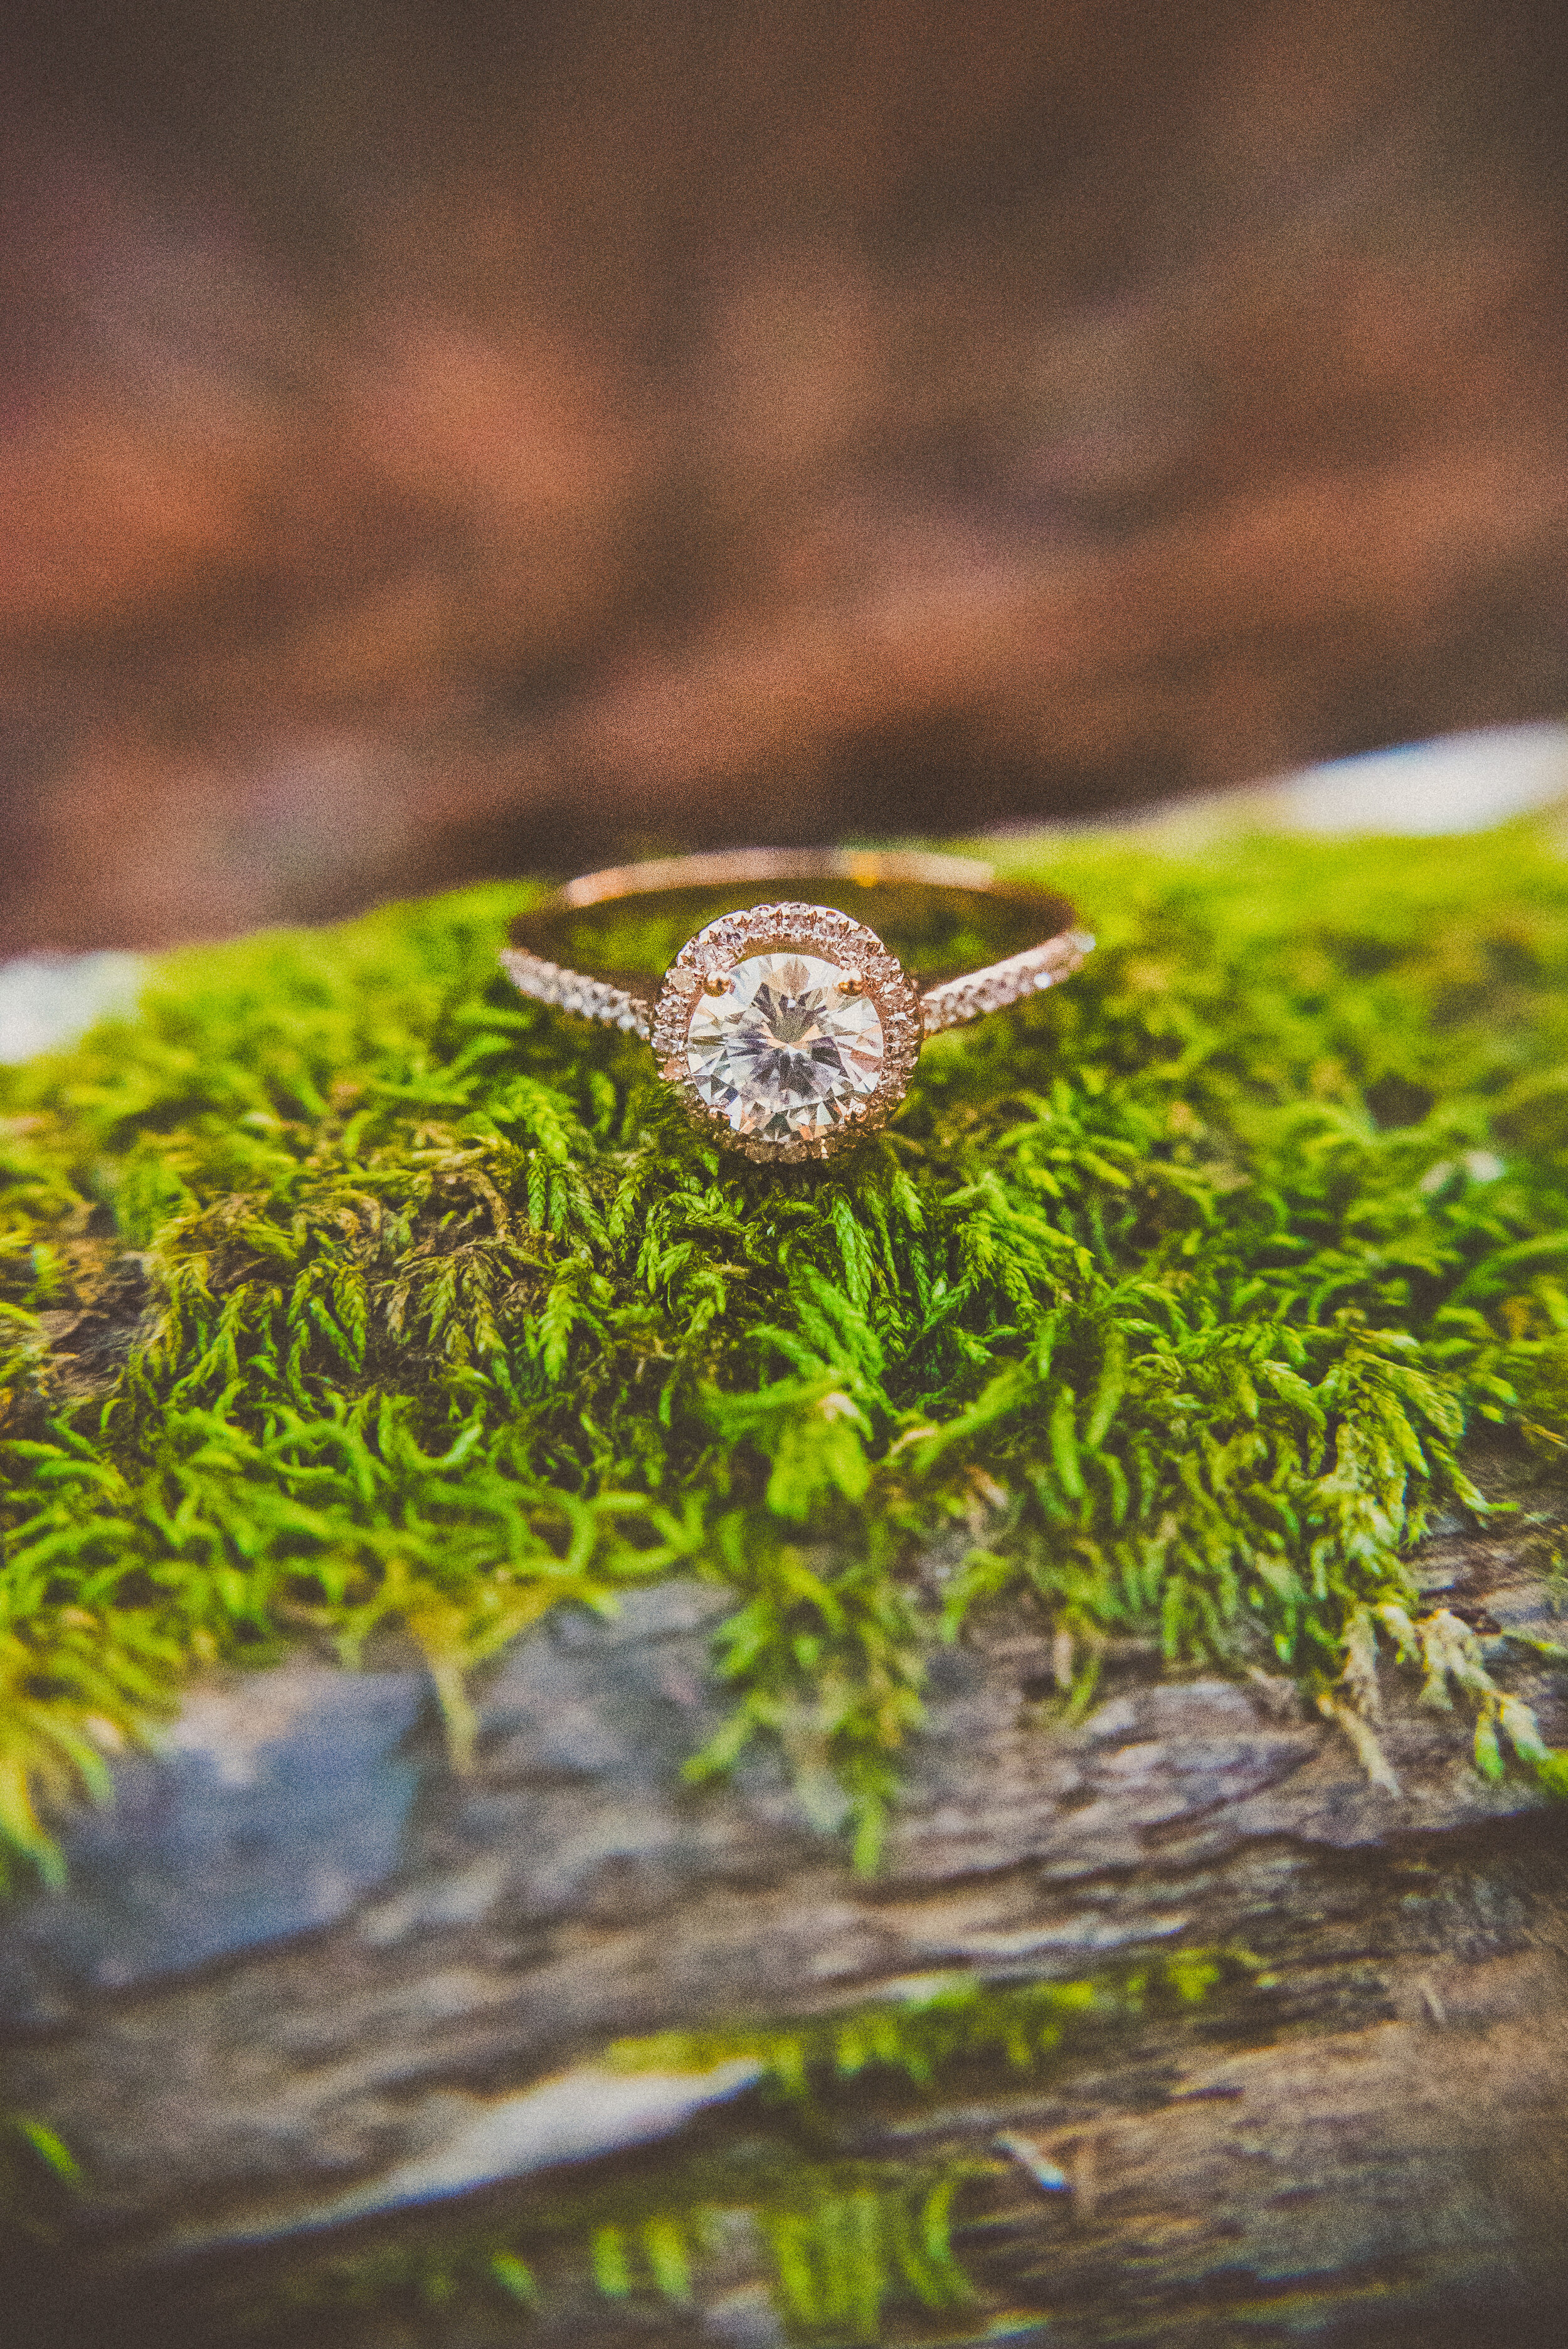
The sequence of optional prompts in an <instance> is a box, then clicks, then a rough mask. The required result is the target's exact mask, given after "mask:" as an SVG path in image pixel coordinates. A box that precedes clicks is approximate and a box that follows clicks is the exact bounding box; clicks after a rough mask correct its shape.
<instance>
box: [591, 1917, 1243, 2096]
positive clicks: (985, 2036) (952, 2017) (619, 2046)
mask: <svg viewBox="0 0 1568 2349" xmlns="http://www.w3.org/2000/svg"><path fill="white" fill-rule="evenodd" d="M1269 1979H1270V1978H1269V1977H1268V1976H1267V1975H1264V1973H1262V1971H1261V1970H1260V1968H1259V1966H1258V1964H1257V1961H1255V1960H1254V1959H1253V1958H1251V1957H1249V1956H1247V1955H1246V1954H1245V1953H1244V1952H1241V1951H1230V1950H1192V1949H1186V1950H1178V1951H1171V1953H1170V1954H1169V1955H1167V1956H1164V1957H1160V1958H1156V1959H1154V1960H1151V1961H1147V1962H1143V1963H1140V1964H1136V1965H1131V1966H1125V1967H1122V1968H1120V1969H1119V1970H1114V1971H1107V1972H1105V1973H1102V1974H1099V1975H1098V1976H1096V1977H1095V1978H1094V1979H1093V1980H1092V1981H1086V1982H1021V1983H1020V1982H1012V1983H1005V1984H1002V1985H999V1986H997V1985H993V1984H990V1983H987V1982H982V1981H980V1980H978V1979H977V1978H976V1977H975V1975H973V1974H966V1973H948V1974H938V1975H934V1976H933V1977H932V1978H931V1979H929V1980H928V1981H925V1982H920V1983H918V1984H913V1985H912V1986H911V1988H910V1991H909V1992H908V1995H907V1996H906V1997H904V1998H903V1999H901V2000H898V2001H897V2002H892V2001H889V2000H887V1999H878V2000H875V2001H872V2002H868V2003H866V2004H865V2005H863V2006H857V2007H851V2008H849V2009H847V2010H844V2011H841V2012H839V2013H833V2014H830V2015H825V2016H823V2017H821V2018H820V2020H819V2021H816V2022H811V2023H789V2024H786V2025H783V2026H780V2027H779V2028H775V2029H769V2028H767V2027H762V2028H758V2029H752V2028H748V2027H745V2026H740V2027H738V2028H733V2029H716V2030H707V2031H668V2032H661V2033H658V2034H657V2035H656V2036H655V2037H653V2038H651V2039H623V2040H618V2041H617V2042H616V2043H615V2044H614V2045H613V2046H612V2047H611V2048H610V2050H609V2051H608V2056H607V2061H608V2062H610V2063H611V2064H614V2065H617V2066H619V2067H620V2068H622V2069H624V2070H626V2071H646V2070H655V2071H658V2070H673V2071H695V2072H704V2071H710V2070H712V2069H713V2068H714V2067H715V2066H716V2065H717V2064H727V2063H732V2062H734V2061H735V2060H736V2059H737V2058H745V2059H746V2060H748V2061H749V2062H751V2063H754V2064H758V2065H759V2066H760V2075H759V2085H762V2086H763V2087H765V2088H771V2089H773V2090H775V2091H777V2092H779V2094H781V2095H784V2096H785V2097H788V2098H791V2099H794V2100H796V2101H798V2102H802V2103H805V2102H809V2101H810V2100H812V2099H814V2098H816V2097H817V2096H819V2095H821V2094H822V2093H824V2092H826V2091H830V2090H831V2089H832V2088H833V2087H834V2086H836V2085H841V2084H842V2083H843V2082H845V2081H847V2080H857V2079H860V2078H861V2076H862V2075H870V2076H871V2077H872V2078H874V2077H876V2076H877V2075H889V2076H891V2077H893V2078H896V2079H902V2080H906V2081H910V2082H913V2085H915V2086H917V2087H920V2088H927V2087H930V2086H931V2085H932V2084H933V2083H934V2081H936V2080H937V2079H939V2078H940V2077H942V2076H943V2075H944V2074H947V2073H950V2072H951V2071H952V2070H953V2069H954V2066H955V2065H958V2064H988V2063H995V2061H996V2060H997V2059H998V2058H1001V2059H1002V2060H1003V2061H1005V2062H1006V2064H1010V2065H1012V2066H1013V2067H1014V2069H1016V2070H1018V2071H1024V2072H1030V2071H1035V2070H1037V2069H1038V2067H1039V2066H1040V2064H1042V2063H1044V2062H1045V2061H1046V2060H1047V2058H1048V2057H1049V2056H1051V2055H1053V2054H1055V2053H1056V2052H1057V2049H1058V2048H1059V2047H1060V2046H1061V2045H1062V2043H1063V2041H1064V2039H1065V2038H1067V2037H1068V2034H1069V2033H1075V2032H1076V2033H1079V2034H1082V2033H1084V2032H1085V2031H1087V2030H1091V2029H1093V2028H1095V2027H1097V2026H1099V2027H1103V2026H1104V2025H1105V2024H1106V2023H1112V2022H1118V2023H1119V2022H1126V2021H1128V2020H1129V2019H1130V2018H1134V2017H1137V2016H1140V2015H1142V2014H1144V2013H1147V2012H1150V2011H1152V2012H1154V2013H1159V2012H1161V2011H1162V2010H1163V2011H1167V2012H1169V2011H1171V2010H1172V2009H1174V2010H1177V2011H1180V2009H1181V2008H1182V2007H1184V2006H1196V2005H1198V2004H1200V2003H1201V2002H1202V2000H1203V1999H1204V1998H1206V1997H1207V1995H1208V1993H1209V1992H1210V1991H1211V1990H1212V1988H1213V1986H1214V1985H1215V1983H1216V1982H1222V1981H1230V1982H1237V1981H1245V1982H1253V1983H1256V1984H1265V1983H1266V1982H1268V1981H1269Z"/></svg>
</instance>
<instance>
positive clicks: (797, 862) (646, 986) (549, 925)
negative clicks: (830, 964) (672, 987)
mask: <svg viewBox="0 0 1568 2349" xmlns="http://www.w3.org/2000/svg"><path fill="white" fill-rule="evenodd" d="M805 883H813V884H816V885H819V886H820V885H824V884H826V885H830V897H831V901H832V902H834V903H836V904H838V905H839V906H840V907H841V909H842V910H844V911H859V910H860V909H861V906H862V905H864V906H866V907H868V908H869V906H870V905H871V902H872V899H873V898H883V897H885V898H888V899H890V900H891V901H892V903H893V905H894V906H895V908H896V906H897V905H898V904H899V902H900V901H902V900H908V899H910V898H911V897H912V896H913V897H914V898H916V899H918V900H921V901H923V902H925V903H927V904H929V902H930V901H932V900H940V901H944V902H945V904H946V905H949V906H961V905H963V903H964V901H965V900H973V901H984V907H985V916H986V917H987V925H988V926H992V927H995V917H996V916H1003V917H1004V926H1006V927H1007V928H1010V929H1011V930H1012V931H1013V933H1014V934H1015V935H1019V934H1022V935H1024V936H1028V935H1029V934H1030V933H1031V932H1032V934H1033V940H1034V942H1033V943H1029V944H1026V945H1023V946H1022V947H1019V948H1018V949H1017V950H1016V951H1014V952H1012V953H1010V954H1006V955H1004V956H1002V957H999V958H998V959H997V960H995V961H993V962H987V963H983V964H980V965H979V966H977V967H975V968H969V969H960V970H957V971H952V970H944V971H943V972H941V973H940V975H937V974H933V975H932V976H931V978H930V980H929V983H924V984H923V983H922V981H921V978H920V975H919V974H918V973H915V974H914V975H913V976H914V978H915V983H916V985H917V986H918V987H919V988H920V1008H921V1014H922V1024H923V1030H924V1033H925V1034H927V1035H933V1034H934V1033H935V1032H936V1031H937V1030H939V1029H943V1028H954V1027H957V1026H958V1025H960V1024H961V1023H962V1022H963V1021H965V1020H968V1019H980V1018H981V1017H983V1015H984V1014H985V1013H986V1012H988V1011H1000V1010H1002V1009H1005V1008H1006V1006H1007V1005H1008V1004H1011V1003H1018V1002H1021V1001H1023V999H1025V998H1026V996H1029V995H1035V994H1038V993H1040V992H1041V991H1042V990H1043V989H1045V988H1048V987H1054V986H1056V985H1057V984H1058V983H1059V982H1060V981H1061V980H1062V979H1064V978H1071V976H1072V974H1073V972H1074V971H1076V970H1077V969H1078V968H1079V967H1080V965H1081V964H1082V963H1083V961H1084V959H1085V957H1086V956H1088V954H1089V953H1090V952H1091V950H1092V948H1093V946H1094V940H1093V938H1092V937H1090V936H1088V933H1087V932H1085V931H1083V930H1080V929H1079V928H1078V927H1077V926H1076V924H1075V922H1074V920H1073V915H1072V908H1071V906H1070V905H1068V904H1067V902H1066V900H1065V899H1063V898H1060V897H1054V896H1051V895H1047V894H1046V893H1045V892H1042V891H1037V890H1031V889H1026V888H1023V887H1019V886H1017V885H1015V884H1013V883H1011V882H1006V881H998V880H997V878H996V876H995V872H994V870H993V868H992V867H991V866H990V865H988V864H982V863H980V862H978V861H977V860H975V859H973V858H970V857H959V856H936V855H924V854H920V853H919V852H918V851H906V850H893V851H883V850H880V849H878V850H870V849H838V848H818V849H812V848H804V849H800V848H795V849H786V848H751V849H734V850H728V851H725V852H722V853H720V854H712V855H696V856H676V857H663V858H657V859H653V860H650V861H649V862H648V863H646V864H622V865H614V866H611V867H609V868H607V869H606V870H605V871H603V872H601V873H587V874H583V875H582V876H581V877H580V878H579V879H577V880H575V881H569V882H567V884H566V885H565V886H564V887H563V888H562V889H560V890H558V891H556V893H555V894H554V895H553V896H552V897H551V898H550V899H548V900H547V901H546V902H545V903H544V904H543V905H540V906H537V907H535V908H532V909H531V911H530V912H528V913H526V914H524V915H521V916H519V918H518V920H517V921H516V922H515V923H514V925H513V926H512V944H511V947H509V948H508V949H507V950H506V951H505V952H504V953H503V954H502V956H501V957H500V959H501V963H502V966H503V968H505V970H506V972H507V975H508V977H509V978H511V981H512V983H513V985H514V986H515V987H516V988H518V990H519V992H520V993H521V994H523V995H526V996H530V997H531V998H532V999H534V1000H535V1001H538V1002H541V1003H549V1004H552V1005H554V1006H555V1007H556V1008H557V1009H560V1010H562V1011H572V1012H575V1013H576V1014H577V1015H578V1016H579V1017H580V1018H583V1019H594V1020H598V1021H600V1022H601V1023H602V1024H603V1025H605V1026H608V1027H613V1028H622V1029H625V1030H628V1031H629V1032H631V1033H633V1034H634V1035H638V1036H642V1037H644V1038H649V1037H651V1035H652V1032H653V1007H654V999H655V996H656V994H657V991H658V981H657V980H656V979H655V978H648V977H645V976H644V975H642V974H641V973H636V972H631V971H619V970H617V971H615V972H614V973H599V972H589V971H583V970H579V969H576V968H573V967H572V965H571V964H569V963H568V962H566V961H564V960H562V959H561V958H560V954H561V941H562V938H563V937H564V936H569V934H570V932H571V930H572V929H573V928H575V926H576V925H575V924H574V923H573V921H572V920H571V916H573V915H577V914H581V913H583V912H584V911H587V910H589V909H590V908H593V907H594V906H601V905H614V904H617V903H620V902H623V901H625V900H630V899H635V898H648V897H667V898H670V899H672V900H677V901H680V900H690V899H692V898H694V897H695V896H697V895H704V894H707V893H733V892H736V891H741V892H744V891H745V890H747V889H748V888H757V887H758V886H760V887H763V888H766V889H767V891H768V893H769V896H778V897H781V898H797V897H803V896H804V895H805V894H806V893H805V890H804V889H803V888H797V887H794V886H790V885H793V884H805ZM781 884H782V885H784V886H780V885H781ZM702 918H703V917H702V916H700V915H699V916H697V918H696V919H695V920H693V921H692V924H691V926H692V929H693V930H694V931H695V930H696V928H697V927H699V926H700V923H701V919H702ZM1042 932H1045V933H1047V935H1045V936H1042V935H1041V933H1042ZM552 948H554V949H555V951H554V952H552V951H551V949H552Z"/></svg>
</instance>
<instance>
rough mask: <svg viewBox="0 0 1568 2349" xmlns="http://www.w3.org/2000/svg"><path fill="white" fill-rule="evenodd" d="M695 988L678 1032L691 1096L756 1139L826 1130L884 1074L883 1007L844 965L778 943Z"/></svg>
mask: <svg viewBox="0 0 1568 2349" xmlns="http://www.w3.org/2000/svg"><path fill="white" fill-rule="evenodd" d="M727 978H728V982H729V983H728V986H727V988H726V991H725V992H724V994H722V995H717V996H712V995H699V996H698V998H697V999H696V1009H695V1010H694V1011H693V1013H692V1019H691V1027H690V1029H689V1030H688V1032H687V1037H686V1061H687V1065H688V1068H689V1071H690V1081H691V1083H692V1086H693V1088H694V1090H695V1091H696V1095H697V1098H698V1099H699V1100H700V1101H702V1102H704V1103H706V1105H707V1108H709V1109H710V1110H712V1111H713V1112H716V1114H717V1115H718V1116H720V1117H722V1118H724V1119H725V1120H726V1121H727V1123H728V1124H729V1125H731V1126H732V1127H733V1128H734V1130H735V1132H736V1133H740V1134H747V1135H751V1136H755V1137H757V1138H758V1140H760V1141H764V1142H795V1141H810V1140H813V1139H815V1138H816V1137H818V1136H820V1135H821V1134H824V1133H832V1132H833V1130H834V1129H835V1128H836V1127H838V1126H841V1125H842V1124H843V1123H844V1121H845V1120H846V1118H848V1117H850V1116H851V1114H852V1113H853V1112H854V1111H855V1109H856V1108H857V1107H858V1106H859V1105H860V1104H861V1103H862V1102H865V1101H866V1100H868V1099H869V1097H870V1096H871V1094H872V1093H873V1092H875V1091H876V1088H877V1083H878V1081H879V1080H880V1078H881V1076H882V1015H881V1013H880V1012H879V1011H878V1009H877V1007H876V1005H875V1003H874V1002H873V1001H872V998H871V996H870V995H869V994H866V993H863V992H861V981H860V980H859V979H858V978H856V976H855V974H854V973H853V972H852V971H851V970H849V969H848V968H846V967H845V966H844V965H843V964H842V963H836V962H827V961H824V960H823V959H822V958H821V957H820V956H818V955H809V954H799V953H797V952H795V950H794V949H793V948H791V947H779V948H777V949H776V950H775V951H773V952H772V953H770V954H759V955H748V956H747V957H746V958H745V960H744V961H742V962H738V963H737V964H735V966H734V967H733V968H732V969H731V970H730V971H729V972H728V973H727Z"/></svg>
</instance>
